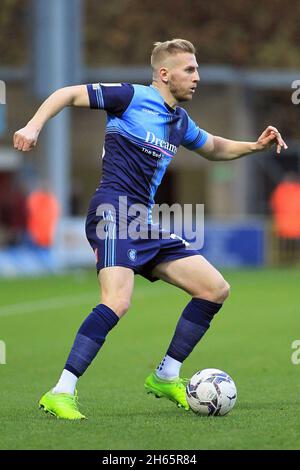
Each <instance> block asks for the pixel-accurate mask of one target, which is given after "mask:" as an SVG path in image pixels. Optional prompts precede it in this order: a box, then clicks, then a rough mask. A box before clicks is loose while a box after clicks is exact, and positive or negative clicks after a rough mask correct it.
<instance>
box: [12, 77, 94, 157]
mask: <svg viewBox="0 0 300 470" xmlns="http://www.w3.org/2000/svg"><path fill="white" fill-rule="evenodd" d="M89 105H90V102H89V97H88V92H87V87H86V85H76V86H70V87H65V88H60V89H59V90H56V91H55V92H54V93H52V95H50V96H49V98H47V99H46V100H45V101H44V102H43V104H42V105H41V106H40V108H39V109H38V110H37V112H36V113H35V115H34V116H33V118H32V119H31V120H30V121H29V122H28V124H26V126H25V127H23V128H22V129H19V130H18V131H17V132H15V133H14V137H13V143H14V148H15V149H18V150H21V151H23V152H28V151H30V150H32V149H33V148H34V147H35V146H36V143H37V140H38V136H39V133H40V132H41V130H42V128H43V126H44V125H45V123H46V122H47V121H48V120H49V119H50V118H52V117H53V116H55V115H56V114H57V113H59V112H60V111H61V110H62V109H63V108H65V107H67V106H81V107H88V106H89Z"/></svg>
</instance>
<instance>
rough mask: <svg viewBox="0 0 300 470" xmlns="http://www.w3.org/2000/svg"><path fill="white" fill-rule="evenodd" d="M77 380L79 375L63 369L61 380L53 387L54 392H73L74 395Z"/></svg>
mask: <svg viewBox="0 0 300 470" xmlns="http://www.w3.org/2000/svg"><path fill="white" fill-rule="evenodd" d="M77 380H78V377H76V375H74V374H72V372H69V371H68V370H66V369H64V370H63V371H62V374H61V376H60V379H59V381H58V382H57V384H56V385H55V387H54V388H53V389H52V393H71V394H72V395H74V393H75V387H76V383H77Z"/></svg>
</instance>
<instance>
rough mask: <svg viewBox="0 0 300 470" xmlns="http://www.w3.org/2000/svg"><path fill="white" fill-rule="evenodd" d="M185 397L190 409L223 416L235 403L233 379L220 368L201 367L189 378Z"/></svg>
mask: <svg viewBox="0 0 300 470" xmlns="http://www.w3.org/2000/svg"><path fill="white" fill-rule="evenodd" d="M186 399H187V402H188V404H189V405H190V407H191V410H192V411H194V412H195V413H197V414H199V415H204V416H224V415H226V414H227V413H229V411H230V410H232V408H233V407H234V405H235V402H236V399H237V390H236V386H235V383H234V381H233V380H232V378H231V377H230V375H228V374H227V373H226V372H224V371H223V370H220V369H203V370H200V371H199V372H196V374H194V375H193V377H192V378H191V379H190V380H189V382H188V384H187V386H186Z"/></svg>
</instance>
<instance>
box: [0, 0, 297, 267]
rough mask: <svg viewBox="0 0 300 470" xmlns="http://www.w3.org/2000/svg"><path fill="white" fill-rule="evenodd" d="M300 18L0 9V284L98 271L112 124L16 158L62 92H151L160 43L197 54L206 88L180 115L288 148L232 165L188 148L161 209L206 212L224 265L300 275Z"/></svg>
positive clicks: (192, 6)
mask: <svg viewBox="0 0 300 470" xmlns="http://www.w3.org/2000/svg"><path fill="white" fill-rule="evenodd" d="M299 17H300V2H299V1H297V2H294V1H293V2H292V1H291V0H285V1H283V0H265V1H264V2H260V1H259V0H242V1H241V0H219V1H215V2H200V1H197V0H188V1H179V0H165V1H164V2H160V1H158V0H151V1H150V0H144V1H143V2H140V1H138V0H110V1H109V2H104V1H97V0H51V1H50V0H1V2H0V80H2V81H3V82H4V83H2V86H1V90H2V97H1V100H0V102H1V103H2V104H0V275H1V276H16V275H20V274H21V275H24V274H25V275H28V274H38V273H44V272H57V271H60V270H64V269H66V268H74V267H85V266H89V267H91V266H92V264H91V263H93V262H94V261H93V254H92V252H91V250H90V247H89V244H88V242H87V241H86V239H85V233H84V218H85V214H86V211H87V206H88V201H89V198H90V197H91V195H92V194H93V192H94V190H95V188H96V187H97V185H98V183H99V180H100V177H101V154H102V144H103V139H104V130H105V121H106V115H105V112H97V111H91V110H89V109H78V108H77V109H75V108H73V109H67V110H65V111H63V112H62V113H60V114H59V115H58V116H56V117H55V118H54V119H53V120H52V121H51V122H49V123H48V124H47V125H46V127H45V128H44V130H43V132H42V133H41V135H40V139H39V143H38V145H37V147H36V149H35V150H34V151H33V152H31V153H24V154H21V153H18V152H16V151H15V150H14V149H13V147H12V136H13V133H14V132H15V131H16V130H18V129H20V128H22V127H24V126H25V125H26V123H27V122H28V120H29V119H30V118H31V117H32V115H33V113H34V112H35V110H36V109H37V107H38V106H39V105H40V104H41V102H42V100H44V99H45V98H46V97H47V96H48V95H49V94H50V93H51V92H53V91H54V90H55V89H57V88H59V87H62V86H66V85H72V84H78V83H89V82H98V81H100V82H121V81H128V82H131V83H141V84H149V83H150V82H151V69H150V67H149V62H150V54H151V50H152V45H153V43H154V42H155V41H165V40H168V39H172V38H175V37H180V38H185V39H188V40H190V41H191V42H193V43H194V45H195V46H196V48H197V51H198V53H197V58H198V63H199V66H200V68H199V72H200V77H201V83H200V87H199V88H198V90H197V95H196V96H195V97H194V98H193V101H192V103H189V104H188V105H186V106H185V107H186V108H187V109H188V111H189V113H190V115H191V117H192V118H193V119H194V120H195V121H196V122H197V123H198V124H199V126H200V127H203V128H204V129H206V130H207V131H209V132H211V133H213V134H216V135H221V136H223V137H227V138H231V139H237V140H256V139H257V137H258V136H259V135H260V134H261V132H262V131H263V130H264V128H265V127H266V126H268V125H273V126H276V127H277V128H278V129H279V130H280V131H281V133H282V136H283V138H284V139H285V141H286V143H287V144H288V146H289V148H288V150H287V151H286V152H284V154H281V155H280V156H277V155H276V153H275V149H272V150H270V151H269V152H265V153H259V154H256V155H254V156H251V157H248V158H242V159H240V160H238V161H235V162H226V163H222V162H217V163H211V162H207V161H206V160H204V159H201V158H199V157H198V156H197V155H195V154H193V153H191V152H188V151H187V150H185V149H183V148H182V149H180V151H179V152H178V155H177V157H176V159H174V162H173V163H172V165H171V166H170V167H169V169H168V172H167V174H166V176H165V178H164V181H163V184H162V186H161V188H160V189H159V191H158V193H157V197H156V202H157V203H159V204H160V203H164V202H165V203H168V204H173V203H177V202H179V203H181V204H193V205H196V204H204V205H205V245H204V248H203V254H204V255H205V256H206V257H207V258H208V259H209V261H211V262H212V263H213V264H215V265H216V266H218V267H226V268H241V267H261V266H266V265H268V266H278V265H294V264H297V263H299V262H300V255H299V253H300V243H299V240H300V227H299V225H300V194H299V187H300V182H299V181H298V175H299V172H300V130H299V124H298V123H299V109H300V107H299V106H300V105H298V106H297V103H296V102H295V103H293V102H292V94H293V93H294V94H297V87H296V85H297V84H295V83H294V82H295V80H300V54H299V47H300V31H299V27H298V26H299V25H298V23H297V21H295V18H299ZM4 84H5V86H4ZM298 86H300V82H299V85H298ZM4 91H6V95H5V93H4ZM4 95H5V96H4ZM4 98H6V99H5V100H4ZM294 101H295V100H294ZM5 103H6V104H5Z"/></svg>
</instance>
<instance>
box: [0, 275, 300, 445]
mask: <svg viewBox="0 0 300 470" xmlns="http://www.w3.org/2000/svg"><path fill="white" fill-rule="evenodd" d="M223 274H225V277H226V279H227V280H228V281H229V282H230V284H231V286H232V290H231V296H230V298H229V299H228V300H227V302H226V304H225V305H224V307H223V309H222V311H221V312H220V313H219V314H218V315H217V316H216V318H215V319H214V320H213V324H212V326H211V328H210V330H209V331H208V332H207V334H206V336H205V337H204V338H203V340H202V341H201V343H200V344H199V345H198V346H197V347H196V348H195V350H194V351H193V353H192V354H191V356H190V357H189V358H188V359H187V361H186V362H185V363H184V365H183V368H182V375H183V376H185V377H189V376H191V375H193V374H194V373H195V372H196V371H197V370H200V369H203V368H206V367H215V368H219V369H223V370H225V371H226V372H228V373H229V374H230V375H231V376H232V377H233V379H234V380H235V382H236V385H237V390H238V400H237V403H236V406H235V408H234V409H233V410H232V411H231V413H230V414H229V415H227V416H225V417H215V418H214V417H210V418H205V417H198V416H196V415H195V414H193V413H192V412H184V411H183V410H181V409H178V408H176V406H175V405H174V404H172V403H171V402H169V401H167V400H164V399H160V400H158V399H155V398H154V397H153V396H150V395H146V393H145V392H144V387H143V383H144V378H145V377H146V375H147V374H148V373H149V372H150V371H152V369H154V368H155V367H156V365H157V364H158V362H159V361H160V359H161V358H162V356H163V355H164V353H165V351H166V349H167V347H168V345H169V341H170V339H171V336H172V334H173V331H174V327H175V325H176V322H177V319H178V317H179V315H180V313H181V311H182V310H183V308H184V306H185V305H186V303H187V302H188V299H189V298H188V296H187V294H185V293H183V292H181V291H180V290H178V289H176V288H175V287H173V286H169V285H167V284H164V283H162V282H159V283H155V284H153V285H152V284H150V283H149V282H147V281H145V280H144V279H142V278H140V277H136V285H135V291H134V295H133V301H132V306H131V308H130V311H129V312H128V313H127V315H126V316H125V317H124V318H123V319H122V321H121V322H120V323H119V324H118V326H117V327H116V328H115V330H113V331H112V333H111V334H110V335H109V337H108V338H107V340H106V343H105V345H104V347H103V348H102V350H101V351H100V353H99V355H98V357H97V358H96V360H95V361H94V363H93V364H92V365H91V367H90V368H89V369H88V371H87V372H86V374H85V375H84V376H83V377H82V379H81V380H80V382H79V386H78V390H79V398H80V402H81V404H82V405H81V408H80V409H81V410H82V412H83V413H84V414H86V415H87V416H88V418H89V419H88V420H87V421H84V422H65V421H60V420H57V419H56V418H53V417H51V416H49V415H45V414H44V413H42V412H41V411H39V410H38V407H37V401H38V399H39V398H40V396H41V395H42V394H43V393H44V392H46V391H47V390H48V389H49V388H51V387H52V386H53V385H54V384H55V383H56V381H57V378H58V376H59V374H60V373H61V370H62V368H63V365H64V361H65V359H66V356H67V354H68V352H69V348H70V346H71V344H72V342H73V338H74V335H75V333H76V331H77V329H78V327H79V325H80V323H81V322H82V320H83V319H84V318H85V316H86V315H87V314H88V313H89V312H90V310H91V308H92V307H93V306H94V305H96V304H97V303H98V288H97V280H96V276H95V273H94V272H77V273H74V274H69V275H63V276H58V277H44V278H37V279H20V280H1V298H0V325H1V329H0V340H3V341H5V344H6V364H2V365H0V377H1V407H0V420H1V439H0V448H1V449H113V450H117V449H131V450H133V449H145V450H156V449H170V450H184V449H299V447H300V440H299V434H300V421H299V400H300V364H299V365H298V366H297V365H293V364H292V361H291V355H292V353H293V349H292V346H291V345H292V342H293V341H294V340H296V339H300V329H299V300H298V299H299V279H300V272H299V270H297V269H293V270H283V269H281V270H267V269H266V270H258V271H255V270H253V271H229V272H226V273H223Z"/></svg>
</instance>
